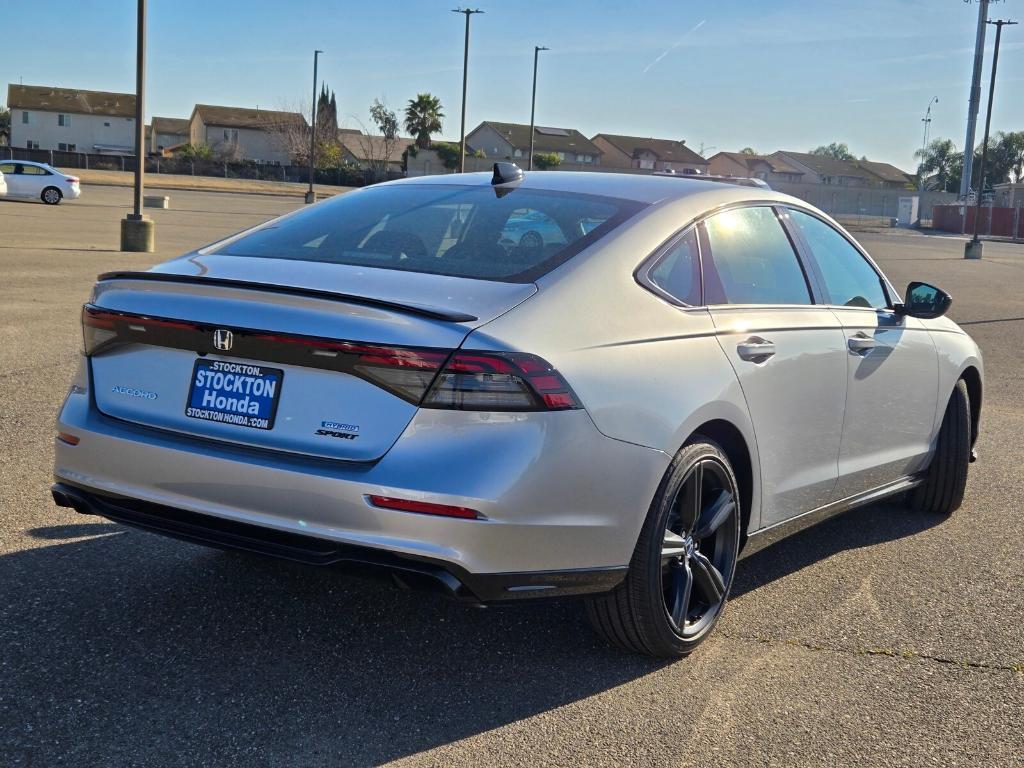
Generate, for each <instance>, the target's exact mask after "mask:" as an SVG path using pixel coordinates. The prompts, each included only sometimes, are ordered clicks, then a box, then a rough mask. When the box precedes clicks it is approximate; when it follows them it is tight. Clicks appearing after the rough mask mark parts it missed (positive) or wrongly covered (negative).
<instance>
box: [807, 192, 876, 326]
mask: <svg viewBox="0 0 1024 768" xmlns="http://www.w3.org/2000/svg"><path fill="white" fill-rule="evenodd" d="M789 215H790V219H791V220H792V221H793V223H794V224H796V226H797V229H798V230H799V231H800V234H801V235H802V236H803V238H804V240H806V241H807V245H808V247H809V248H810V249H811V254H812V255H813V256H814V261H815V262H816V263H817V265H818V269H819V270H821V276H822V277H823V278H824V280H825V290H826V291H827V292H828V296H829V303H831V304H835V305H837V306H843V307H872V308H875V309H879V308H882V307H887V306H888V305H889V297H888V296H887V295H886V292H885V288H884V287H883V285H882V277H881V276H880V275H879V274H878V273H877V272H876V271H875V269H874V267H872V266H871V265H870V264H869V263H868V262H867V259H865V258H864V257H863V256H862V255H861V253H860V251H858V250H857V249H856V248H854V247H853V245H851V244H850V241H849V240H847V239H846V238H845V237H843V236H842V235H841V234H840V233H839V232H837V231H836V230H835V229H833V228H832V227H831V226H829V225H828V224H826V223H825V222H824V221H822V220H821V219H818V218H815V217H814V216H811V215H810V214H808V213H804V212H803V211H797V210H790V211H789Z"/></svg>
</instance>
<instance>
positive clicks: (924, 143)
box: [917, 96, 939, 192]
mask: <svg viewBox="0 0 1024 768" xmlns="http://www.w3.org/2000/svg"><path fill="white" fill-rule="evenodd" d="M938 103H939V97H938V96H935V97H933V98H932V100H931V101H929V102H928V109H927V110H925V113H924V117H922V118H921V122H922V123H924V138H922V139H921V162H920V163H918V164H917V181H918V184H917V189H918V191H919V192H924V153H925V152H926V151H927V150H928V129H929V128H930V127H931V124H932V104H938Z"/></svg>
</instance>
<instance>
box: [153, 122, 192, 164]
mask: <svg viewBox="0 0 1024 768" xmlns="http://www.w3.org/2000/svg"><path fill="white" fill-rule="evenodd" d="M147 141H148V142H149V153H150V154H151V155H159V154H161V153H162V152H164V151H165V150H168V149H171V148H172V147H177V146H180V145H182V144H188V143H189V122H188V120H187V119H186V118H183V117H154V118H153V121H152V123H151V124H150V126H149V134H148V139H147Z"/></svg>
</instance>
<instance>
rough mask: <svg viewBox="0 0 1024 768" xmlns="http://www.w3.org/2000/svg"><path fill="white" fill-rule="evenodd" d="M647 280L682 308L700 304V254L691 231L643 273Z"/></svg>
mask: <svg viewBox="0 0 1024 768" xmlns="http://www.w3.org/2000/svg"><path fill="white" fill-rule="evenodd" d="M647 279H648V280H649V281H650V282H651V283H653V284H654V285H655V286H657V287H658V288H660V289H661V290H662V291H664V292H665V293H667V294H668V295H669V296H671V297H672V298H674V299H676V300H677V301H681V302H682V303H683V304H690V305H692V306H696V305H699V304H700V251H699V250H698V249H697V230H696V229H691V230H690V231H689V232H687V233H686V234H685V235H683V236H682V238H681V239H680V240H679V242H678V243H676V244H675V245H674V246H672V248H671V249H670V250H669V252H668V253H666V254H665V255H664V256H662V257H661V258H660V259H659V260H658V262H657V263H656V264H655V265H654V267H652V268H651V270H650V271H649V272H648V273H647Z"/></svg>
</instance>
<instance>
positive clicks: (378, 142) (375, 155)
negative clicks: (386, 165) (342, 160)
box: [338, 128, 416, 163]
mask: <svg viewBox="0 0 1024 768" xmlns="http://www.w3.org/2000/svg"><path fill="white" fill-rule="evenodd" d="M338 142H339V143H340V144H341V146H342V147H343V148H344V149H345V151H346V152H348V153H349V154H350V155H352V157H354V158H355V159H356V160H359V161H360V162H366V161H368V160H381V159H383V157H384V153H385V151H386V150H385V147H384V137H383V136H370V135H368V134H365V133H363V132H362V131H358V130H353V129H351V128H347V129H346V128H342V129H339V130H338ZM415 143H416V139H411V138H408V137H407V136H398V137H396V138H395V144H394V148H393V150H392V152H391V156H390V157H389V158H388V162H391V163H397V162H399V161H400V160H401V159H402V153H403V152H405V150H406V149H408V148H409V146H410V145H412V144H415ZM371 155H372V157H371Z"/></svg>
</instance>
